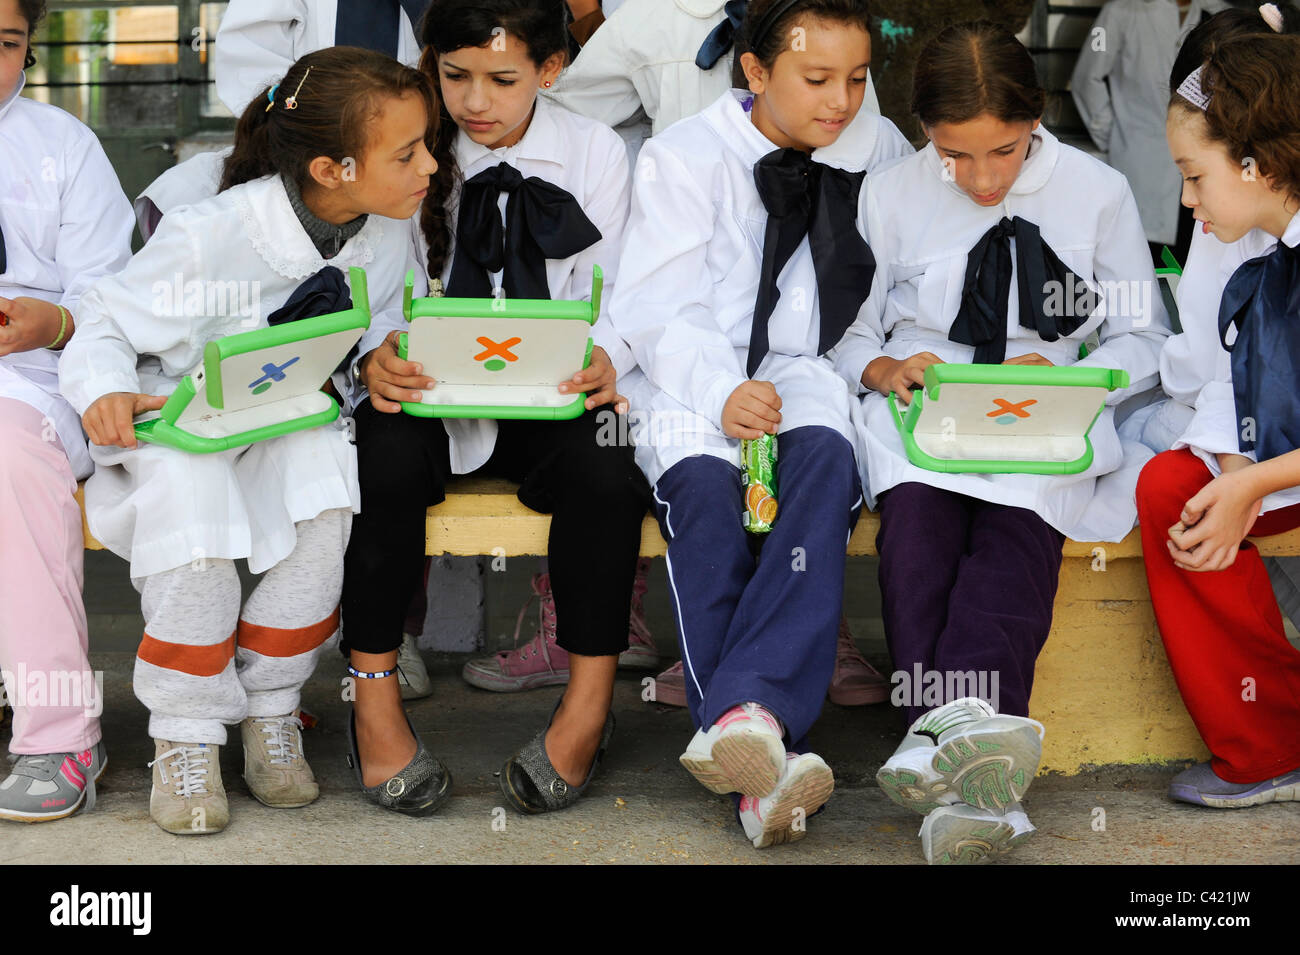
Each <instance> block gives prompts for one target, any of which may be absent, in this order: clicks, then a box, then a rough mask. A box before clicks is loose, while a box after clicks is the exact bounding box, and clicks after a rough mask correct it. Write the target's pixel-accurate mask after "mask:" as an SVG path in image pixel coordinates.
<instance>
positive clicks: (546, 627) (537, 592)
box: [501, 574, 555, 670]
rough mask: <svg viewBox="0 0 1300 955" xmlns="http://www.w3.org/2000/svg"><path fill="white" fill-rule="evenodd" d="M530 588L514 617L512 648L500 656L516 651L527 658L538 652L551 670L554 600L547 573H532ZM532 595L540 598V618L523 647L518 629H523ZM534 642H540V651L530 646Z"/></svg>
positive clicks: (553, 636) (553, 638)
mask: <svg viewBox="0 0 1300 955" xmlns="http://www.w3.org/2000/svg"><path fill="white" fill-rule="evenodd" d="M532 588H533V594H532V596H531V597H529V598H528V602H527V603H525V604H524V606H523V608H522V609H520V611H519V616H518V617H517V618H515V647H514V650H511V651H505V652H503V653H502V654H501V656H502V657H505V656H507V655H509V654H510V653H518V654H519V657H520V659H527V658H528V657H530V656H535V655H536V654H537V653H539V652H540V653H541V655H542V657H543V658H544V659H545V660H546V666H547V668H548V669H551V670H553V669H555V668H554V667H553V666H551V646H550V645H551V644H552V643H554V642H555V600H554V599H553V598H552V597H551V579H550V576H549V575H548V574H534V575H533V579H532ZM534 597H541V598H542V611H541V619H540V621H539V623H538V629H537V631H536V632H535V633H534V634H533V637H532V639H531V640H529V641H528V643H527V644H525V645H524V646H523V647H520V646H519V631H520V630H522V629H523V626H524V616H525V615H526V614H527V613H528V608H529V607H531V606H532V605H533V598H534ZM539 637H540V639H539ZM534 643H537V644H540V646H541V650H540V651H539V650H537V649H534V648H533V647H532V644H534Z"/></svg>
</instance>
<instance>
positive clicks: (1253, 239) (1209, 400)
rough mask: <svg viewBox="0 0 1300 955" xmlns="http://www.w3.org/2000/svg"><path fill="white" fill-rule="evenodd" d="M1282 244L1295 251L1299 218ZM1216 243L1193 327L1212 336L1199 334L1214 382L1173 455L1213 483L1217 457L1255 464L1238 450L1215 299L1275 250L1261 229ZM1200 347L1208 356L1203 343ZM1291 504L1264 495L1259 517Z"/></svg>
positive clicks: (1284, 497) (1283, 496)
mask: <svg viewBox="0 0 1300 955" xmlns="http://www.w3.org/2000/svg"><path fill="white" fill-rule="evenodd" d="M1282 241H1283V242H1285V243H1286V244H1287V245H1289V246H1291V247H1292V248H1294V247H1295V246H1297V245H1300V213H1297V214H1296V215H1295V216H1294V217H1293V218H1292V219H1291V223H1290V224H1289V225H1288V226H1287V229H1286V232H1285V233H1283V235H1282ZM1215 242H1216V245H1215V246H1211V247H1210V248H1211V250H1212V251H1213V252H1214V253H1217V255H1213V254H1212V255H1207V256H1206V261H1205V264H1204V274H1205V281H1206V284H1207V285H1211V284H1212V285H1214V286H1217V289H1218V291H1217V293H1216V294H1214V295H1213V297H1212V298H1211V297H1210V295H1209V294H1207V295H1206V314H1205V315H1204V316H1203V319H1202V321H1201V322H1198V324H1199V325H1202V326H1211V327H1212V328H1213V332H1212V333H1211V332H1209V331H1208V329H1207V331H1206V332H1205V333H1203V334H1202V337H1203V338H1205V339H1208V338H1209V335H1210V334H1213V336H1214V345H1215V348H1214V350H1213V351H1211V352H1210V353H1211V354H1212V355H1213V356H1214V357H1213V362H1214V367H1213V376H1212V379H1211V380H1210V381H1208V382H1206V383H1205V384H1204V385H1203V387H1201V389H1200V392H1199V394H1197V396H1196V398H1195V403H1196V413H1195V415H1194V416H1193V417H1192V420H1191V423H1190V424H1188V426H1187V430H1186V431H1184V432H1183V434H1182V435H1181V436H1180V437H1179V439H1178V440H1177V441H1175V442H1174V450H1178V449H1179V448H1190V449H1191V451H1192V453H1193V454H1195V455H1196V456H1197V457H1198V458H1200V459H1201V460H1202V461H1204V462H1205V466H1206V467H1208V468H1209V469H1210V473H1211V474H1212V475H1214V476H1215V477H1218V476H1219V474H1220V473H1221V469H1220V468H1219V459H1218V457H1217V455H1219V454H1242V455H1245V456H1246V457H1248V458H1250V459H1251V460H1252V461H1254V460H1257V459H1256V456H1255V452H1254V451H1242V450H1240V444H1239V437H1240V430H1241V427H1242V426H1241V423H1240V422H1239V420H1238V418H1237V403H1236V400H1235V399H1234V398H1233V394H1232V356H1231V355H1230V354H1229V353H1228V352H1227V351H1225V350H1224V348H1223V347H1222V343H1221V342H1219V340H1218V339H1219V328H1218V314H1219V298H1220V297H1221V296H1222V294H1223V289H1224V287H1225V286H1226V285H1227V284H1228V279H1229V278H1231V277H1232V273H1233V272H1235V271H1236V270H1237V268H1238V267H1239V266H1240V265H1241V264H1242V263H1243V262H1246V261H1247V260H1249V259H1253V258H1255V257H1257V256H1261V255H1267V254H1268V253H1270V252H1272V251H1273V250H1274V249H1276V248H1277V239H1275V238H1274V237H1273V236H1271V235H1269V234H1268V233H1267V232H1265V231H1263V230H1262V229H1252V230H1251V231H1250V232H1248V233H1246V235H1244V236H1242V237H1241V238H1240V239H1238V240H1237V241H1236V242H1233V243H1231V244H1228V245H1224V244H1223V243H1222V242H1218V240H1215ZM1191 266H1192V262H1191V261H1190V260H1189V261H1188V270H1189V271H1190V269H1191ZM1184 281H1186V277H1184ZM1211 305H1212V310H1211V308H1210V306H1211ZM1203 347H1205V349H1206V350H1207V351H1209V343H1208V341H1207V342H1206V344H1205V345H1204V346H1203ZM1204 371H1205V362H1204V361H1201V362H1198V363H1197V364H1196V366H1195V367H1194V369H1192V371H1191V374H1190V375H1189V376H1188V377H1194V376H1198V375H1200V374H1203V373H1204ZM1292 504H1300V487H1289V488H1284V489H1283V490H1281V491H1276V492H1274V493H1273V494H1270V495H1268V497H1266V498H1264V505H1263V507H1262V508H1261V511H1260V512H1261V513H1264V512H1267V511H1273V510H1277V509H1278V508H1280V507H1289V506H1290V505H1292Z"/></svg>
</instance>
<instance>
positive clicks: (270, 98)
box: [264, 83, 280, 113]
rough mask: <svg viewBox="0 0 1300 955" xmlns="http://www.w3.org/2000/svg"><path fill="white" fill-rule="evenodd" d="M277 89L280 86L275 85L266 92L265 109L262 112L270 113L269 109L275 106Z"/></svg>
mask: <svg viewBox="0 0 1300 955" xmlns="http://www.w3.org/2000/svg"><path fill="white" fill-rule="evenodd" d="M279 88H280V84H279V83H276V84H275V85H274V86H272V87H271V88H270V89H269V90H267V91H266V98H267V100H268V102H267V104H266V109H265V110H264V112H267V113H269V112H271V107H272V106H274V105H275V91H276V90H278V89H279Z"/></svg>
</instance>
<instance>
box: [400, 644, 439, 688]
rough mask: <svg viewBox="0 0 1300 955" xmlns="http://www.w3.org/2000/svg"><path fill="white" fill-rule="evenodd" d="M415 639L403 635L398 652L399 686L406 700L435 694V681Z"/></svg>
mask: <svg viewBox="0 0 1300 955" xmlns="http://www.w3.org/2000/svg"><path fill="white" fill-rule="evenodd" d="M415 639H416V638H415V637H414V636H412V635H411V634H409V633H404V634H402V646H401V647H400V648H399V649H398V651H397V685H398V686H399V687H400V688H401V693H402V699H404V700H420V699H423V698H424V697H426V696H429V695H430V694H432V693H433V681H432V680H430V679H429V671H428V669H427V668H426V667H425V665H424V658H423V657H422V656H420V647H419V645H418V644H417V643H416V642H415Z"/></svg>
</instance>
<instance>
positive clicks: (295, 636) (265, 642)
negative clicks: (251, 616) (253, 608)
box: [239, 607, 339, 657]
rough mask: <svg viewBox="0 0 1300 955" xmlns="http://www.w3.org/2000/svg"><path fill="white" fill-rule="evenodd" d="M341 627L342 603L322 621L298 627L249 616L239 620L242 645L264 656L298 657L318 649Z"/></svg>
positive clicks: (240, 642) (240, 643)
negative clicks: (261, 621) (266, 623)
mask: <svg viewBox="0 0 1300 955" xmlns="http://www.w3.org/2000/svg"><path fill="white" fill-rule="evenodd" d="M338 628H339V608H338V607H335V608H334V612H333V613H331V614H330V615H329V616H328V617H326V618H325V619H324V620H322V621H321V622H320V623H314V624H312V625H311V626H310V627H299V628H297V629H295V630H281V629H279V628H277V627H261V626H258V625H257V624H255V623H249V622H248V621H247V620H241V621H239V645H240V646H241V647H243V648H244V649H245V650H252V651H253V652H254V653H260V654H262V656H264V657H296V656H299V655H301V654H303V653H310V652H311V651H312V650H315V649H316V648H317V647H319V646H320V645H321V644H322V643H324V642H325V641H326V640H328V639H329V638H330V635H331V634H333V633H334V631H335V630H337V629H338Z"/></svg>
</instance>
